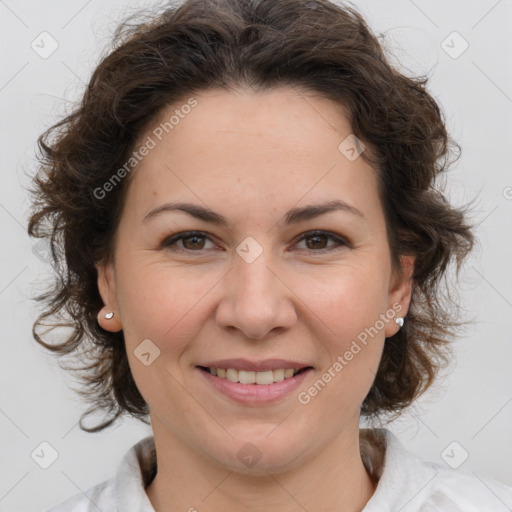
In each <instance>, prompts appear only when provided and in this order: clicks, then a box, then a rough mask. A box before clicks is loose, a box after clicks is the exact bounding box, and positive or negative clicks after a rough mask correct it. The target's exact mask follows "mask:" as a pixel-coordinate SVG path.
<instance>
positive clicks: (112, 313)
mask: <svg viewBox="0 0 512 512" xmlns="http://www.w3.org/2000/svg"><path fill="white" fill-rule="evenodd" d="M105 318H106V319H107V320H110V319H111V318H114V312H113V311H111V312H110V313H107V314H106V315H105Z"/></svg>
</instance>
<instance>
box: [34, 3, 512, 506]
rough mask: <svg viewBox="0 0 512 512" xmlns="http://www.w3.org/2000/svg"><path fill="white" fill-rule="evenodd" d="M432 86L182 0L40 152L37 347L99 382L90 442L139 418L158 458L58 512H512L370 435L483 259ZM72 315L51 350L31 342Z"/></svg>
mask: <svg viewBox="0 0 512 512" xmlns="http://www.w3.org/2000/svg"><path fill="white" fill-rule="evenodd" d="M425 86H426V81H425V80H420V79H417V80H413V79H410V78H407V77H404V76H402V75H401V74H400V73H399V72H398V71H396V70H395V69H393V68H392V67H391V66H390V65H389V64H388V62H387V61H386V59H385V57H384V55H383V53H382V50H381V48H380V46H379V43H378V41H377V39H376V38H375V36H373V35H372V34H371V32H370V30H369V29H368V27H367V25H366V24H365V22H364V20H363V19H362V17H361V16H360V15H359V14H358V13H357V12H356V11H355V10H353V9H351V8H345V7H343V8H342V7H339V6H336V5H334V4H332V3H329V2H327V1H326V0H316V1H307V2H306V1H297V0H279V1H276V0H263V1H255V2H249V1H246V0H245V1H244V0H215V1H208V2H206V1H204V0H189V1H186V2H185V3H183V4H182V5H181V6H179V7H177V8H176V7H169V8H168V9H167V10H166V11H165V12H164V13H163V14H161V15H159V16H155V17H154V18H153V19H151V20H149V21H147V22H145V23H140V24H135V25H130V24H126V25H124V26H123V27H122V28H120V29H119V31H118V33H117V39H116V47H115V49H114V50H113V51H112V53H111V54H110V55H108V56H107V57H106V58H105V59H104V60H103V61H102V62H101V63H100V65H99V66H98V68H97V69H96V71H95V72H94V75H93V77H92V78H91V81H90V83H89V86H88V88H87V91H86V93H85V95H84V98H83V101H82V103H81V105H80V107H79V108H77V110H75V112H74V113H72V114H71V115H70V116H69V117H68V118H66V119H65V120H63V121H62V122H61V123H60V124H59V125H57V126H56V127H54V128H53V129H50V130H49V132H48V133H47V134H45V136H43V137H42V138H41V140H40V144H41V148H42V165H41V169H40V172H39V175H38V176H37V178H36V187H35V190H34V193H35V195H36V199H35V201H36V202H35V211H34V212H33V215H32V217H31V220H30V224H29V232H30V234H31V235H33V236H39V237H44V236H49V237H50V240H51V242H52V247H53V249H54V251H53V255H54V259H55V268H56V270H57V272H58V274H59V279H58V280H57V281H56V284H55V287H54V289H53V290H52V291H51V292H50V293H49V294H47V295H46V297H45V299H46V304H47V309H46V310H45V311H44V312H43V314H42V315H41V317H40V318H39V319H38V321H37V322H36V325H35V328H34V335H35V337H36V339H37V341H38V342H39V343H41V344H43V345H44V346H46V347H47V348H49V349H51V350H53V351H55V352H56V353H57V354H59V355H70V356H71V357H72V359H73V360H74V359H76V358H77V357H78V356H77V355H75V354H77V353H79V354H80V357H82V358H84V365H83V374H82V376H83V381H84V391H82V392H83V393H84V394H86V396H88V397H89V398H90V400H91V403H92V406H91V409H90V410H89V411H88V413H87V414H89V413H92V412H94V411H97V410H102V411H104V412H105V413H106V416H105V420H104V421H103V422H102V423H101V424H99V425H97V426H96V427H94V428H85V427H84V426H83V425H82V428H83V429H84V430H87V431H92V432H94V431H99V430H101V429H103V428H105V427H107V426H109V425H111V424H112V423H113V422H115V421H116V419H117V418H119V416H121V415H122V414H124V413H127V414H130V415H132V416H135V417H138V418H140V419H141V420H143V421H150V424H151V427H152V430H153V436H151V437H148V438H146V439H143V440H142V441H141V442H140V443H138V444H137V445H135V446H134V447H133V448H132V449H131V450H130V451H129V452H128V453H127V455H126V457H125V458H124V459H123V461H121V463H120V466H119V471H118V472H117V474H116V475H115V477H113V478H112V479H110V480H108V481H106V482H103V483H101V484H99V485H97V486H95V487H94V488H93V489H90V490H89V492H88V493H87V496H84V495H83V494H80V495H77V496H75V497H72V498H70V500H68V501H66V502H65V503H63V504H61V505H60V506H58V507H56V508H54V509H52V510H53V511H54V512H60V511H64V510H66V511H85V510H92V509H96V508H98V509H100V510H102V511H103V512H108V511H114V510H119V511H123V512H130V511H136V510H137V511H145V512H149V511H156V512H167V511H171V510H173V511H174V510H189V511H192V510H199V511H220V510H222V511H231V510H239V509H241V508H243V509H244V510H254V511H263V510H285V511H288V510H289V511H295V510H309V511H328V510H329V511H331V510H345V511H362V510H364V511H365V512H376V511H383V510H390V511H391V510H393V511H397V510H403V511H408V512H411V511H428V510H460V511H470V510H498V508H499V507H500V506H502V503H503V502H505V501H504V500H507V499H508V501H509V502H510V503H512V489H511V488H509V487H506V486H504V485H502V484H499V483H497V482H493V483H492V490H491V488H490V487H489V486H488V484H489V482H488V483H485V485H482V483H481V482H480V481H479V480H478V479H477V478H474V477H469V476H465V475H463V474H457V473H453V472H452V471H451V470H449V468H448V467H447V466H441V465H436V464H432V463H424V462H422V461H420V460H419V459H417V458H416V457H415V456H414V455H412V454H410V453H408V452H407V451H406V450H405V449H404V448H403V446H402V445H401V444H400V442H399V441H398V439H397V438H396V437H395V436H394V435H393V434H392V433H391V432H390V431H389V430H387V429H385V428H373V429H370V428H368V429H360V428H359V421H360V418H361V416H364V417H366V418H369V419H372V418H373V419H376V418H377V419H378V418H380V417H382V416H383V415H385V414H391V415H395V416H397V415H398V414H400V413H401V412H402V411H404V410H405V409H406V408H407V407H408V406H409V405H411V404H412V403H413V402H414V400H415V399H416V398H417V397H418V396H419V395H420V394H421V393H422V392H424V391H425V390H426V389H428V387H429V386H430V385H431V384H432V382H433V380H434V377H435V375H436V373H437V371H438V369H439V368H440V365H441V364H443V362H446V361H447V360H448V343H449V339H450V337H451V336H452V335H453V332H454V331H453V328H454V327H455V326H456V324H457V322H456V319H454V317H453V316H452V310H453V308H452V309H450V306H453V305H451V304H450V301H449V298H447V297H446V296H445V295H444V294H443V293H442V291H441V290H440V283H441V282H442V279H443V278H444V276H445V274H446V271H447V269H448V267H449V265H450V263H451V262H452V261H455V262H456V263H457V265H460V263H461V262H462V260H463V259H464V257H465V256H466V255H467V254H468V253H469V251H470V250H471V247H472V245H473V235H472V230H471V227H470V226H469V225H468V222H467V221H466V219H465V214H464V212H463V211H462V210H460V209H456V208H454V207H452V206H450V204H448V202H447V201H446V200H445V198H444V196H443V195H442V193H441V192H439V191H438V190H437V189H436V188H435V187H434V184H435V179H436V178H437V177H438V176H439V175H441V174H442V173H443V172H445V171H446V170H447V168H448V164H449V161H450V156H451V146H450V144H451V141H450V139H449V137H448V134H447V132H446V128H445V125H444V122H443V118H442V114H441V112H440V109H439V106H438V105H437V104H436V102H435V101H434V100H433V98H432V97H431V96H430V95H429V93H428V92H427V91H426V89H425ZM452 145H453V146H455V145H454V144H452ZM55 316H58V317H59V318H60V319H61V323H62V322H64V323H66V321H67V322H68V325H70V326H71V327H72V328H73V332H72V334H71V335H70V336H69V338H68V339H67V340H66V341H65V342H63V343H62V344H60V345H57V346H56V345H49V344H46V342H45V341H44V340H43V338H42V336H41V335H40V334H38V332H37V328H38V327H39V326H40V325H42V324H43V322H44V321H45V320H47V319H50V318H51V317H55ZM62 318H63V319H64V320H62ZM496 489H498V491H499V498H498V497H497V495H496V494H495V490H496ZM500 500H502V503H500Z"/></svg>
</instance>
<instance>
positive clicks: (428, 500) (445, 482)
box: [47, 428, 512, 512]
mask: <svg viewBox="0 0 512 512" xmlns="http://www.w3.org/2000/svg"><path fill="white" fill-rule="evenodd" d="M360 436H361V437H360V439H361V455H362V459H363V462H364V464H365V467H366V469H367V471H368V472H369V474H370V475H372V476H374V477H375V479H376V480H378V484H377V489H376V491H375V493H374V494H373V496H372V497H371V498H370V500H369V501H368V503H367V504H366V506H365V508H364V509H363V512H440V511H442V512H509V511H511V510H512V487H509V486H506V485H504V484H501V483H499V482H496V481H494V480H490V479H487V478H481V477H480V476H477V475H476V474H474V475H471V476H470V475H465V474H463V473H460V472H457V471H455V470H453V469H451V468H450V467H449V466H448V465H443V464H437V463H433V462H423V461H421V460H420V459H419V458H418V457H416V456H415V455H413V454H412V453H410V452H408V451H406V450H405V448H404V447H403V445H402V444H401V443H400V441H399V440H398V438H397V437H396V436H395V434H393V433H392V432H391V431H390V430H387V429H384V428H376V429H360ZM155 474H156V452H155V443H154V438H153V436H149V437H146V438H145V439H142V440H141V441H139V442H138V443H137V444H135V445H134V446H132V447H131V448H130V450H129V451H128V452H127V453H126V455H125V456H124V458H123V459H122V461H121V463H120V465H119V467H118V470H117V473H116V475H115V476H114V477H112V478H110V479H108V480H106V481H104V482H102V483H100V484H98V485H96V486H94V487H91V488H90V489H89V490H88V491H87V492H86V495H84V494H77V495H76V496H74V497H72V498H70V499H68V500H67V501H65V502H63V503H61V504H60V505H58V506H57V507H54V508H52V509H50V510H48V511H47V512H98V509H99V510H101V511H102V512H155V511H154V508H153V507H152V505H151V502H150V501H149V498H148V496H147V494H146V492H145V487H146V486H147V485H149V483H150V482H151V481H152V479H153V478H154V476H155Z"/></svg>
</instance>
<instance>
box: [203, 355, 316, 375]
mask: <svg viewBox="0 0 512 512" xmlns="http://www.w3.org/2000/svg"><path fill="white" fill-rule="evenodd" d="M198 366H205V367H207V368H233V369H235V370H245V371H249V372H251V371H252V372H264V371H266V370H278V369H281V368H282V369H285V370H286V369H287V368H294V369H302V368H307V367H309V366H311V365H309V364H307V363H301V362H299V361H290V360H288V359H265V360H263V361H250V360H249V359H243V358H237V359H220V360H218V361H207V362H205V363H202V364H200V365H198Z"/></svg>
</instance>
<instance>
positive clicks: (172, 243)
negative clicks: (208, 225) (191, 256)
mask: <svg viewBox="0 0 512 512" xmlns="http://www.w3.org/2000/svg"><path fill="white" fill-rule="evenodd" d="M207 240H209V241H210V242H211V240H210V238H209V237H208V236H206V235H205V234H204V233H202V232H200V231H197V232H196V231H189V232H185V233H178V234H177V235H173V236H171V237H169V238H167V239H166V240H164V241H163V242H162V245H161V247H162V248H170V249H171V250H178V251H191V252H197V251H201V250H203V249H205V243H206V241H207ZM178 242H181V247H180V246H179V245H178Z"/></svg>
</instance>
